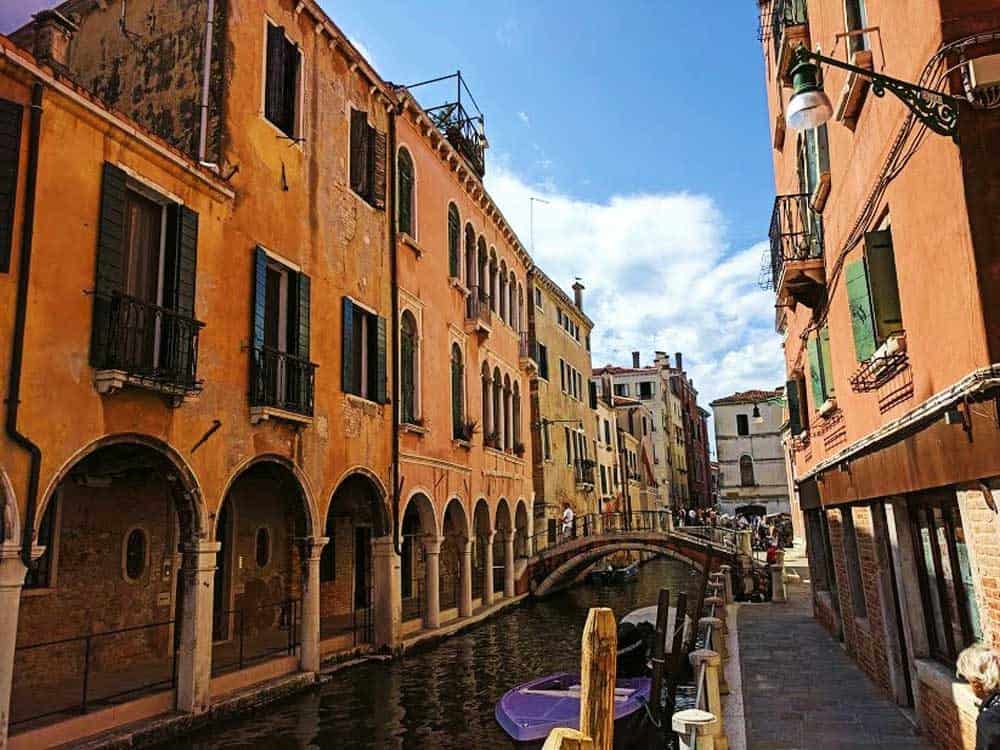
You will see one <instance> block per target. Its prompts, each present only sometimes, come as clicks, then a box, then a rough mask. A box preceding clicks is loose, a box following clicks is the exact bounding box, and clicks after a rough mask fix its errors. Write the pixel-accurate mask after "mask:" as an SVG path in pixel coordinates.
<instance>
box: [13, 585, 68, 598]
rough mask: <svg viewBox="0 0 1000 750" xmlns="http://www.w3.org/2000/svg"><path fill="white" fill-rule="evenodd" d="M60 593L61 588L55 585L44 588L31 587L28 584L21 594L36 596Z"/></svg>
mask: <svg viewBox="0 0 1000 750" xmlns="http://www.w3.org/2000/svg"><path fill="white" fill-rule="evenodd" d="M57 593H59V589H57V588H56V587H55V586H44V587H42V588H36V589H30V588H28V587H27V586H25V587H23V588H22V589H21V596H27V597H36V596H53V595H55V594H57Z"/></svg>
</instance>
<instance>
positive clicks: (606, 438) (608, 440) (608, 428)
mask: <svg viewBox="0 0 1000 750" xmlns="http://www.w3.org/2000/svg"><path fill="white" fill-rule="evenodd" d="M604 442H605V443H606V444H608V445H611V422H610V421H608V420H607V419H605V420H604Z"/></svg>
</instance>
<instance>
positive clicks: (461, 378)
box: [451, 344, 470, 440]
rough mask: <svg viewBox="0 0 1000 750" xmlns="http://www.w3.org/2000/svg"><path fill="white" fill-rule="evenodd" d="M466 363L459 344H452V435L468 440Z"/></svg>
mask: <svg viewBox="0 0 1000 750" xmlns="http://www.w3.org/2000/svg"><path fill="white" fill-rule="evenodd" d="M464 371H465V365H464V364H463V363H462V350H461V349H459V348H458V344H452V345H451V424H452V437H454V438H455V439H456V440H468V439H469V437H470V436H469V435H467V434H466V430H465V372H464Z"/></svg>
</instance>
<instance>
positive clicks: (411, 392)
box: [399, 310, 419, 424]
mask: <svg viewBox="0 0 1000 750" xmlns="http://www.w3.org/2000/svg"><path fill="white" fill-rule="evenodd" d="M417 347H418V341H417V321H416V320H414V318H413V313H411V312H410V311H409V310H405V311H404V312H403V318H402V320H401V321H400V324H399V404H400V419H401V420H402V421H403V422H404V423H406V424H416V422H417V417H418V413H417V376H418V362H419V357H418V356H417V355H418V352H417Z"/></svg>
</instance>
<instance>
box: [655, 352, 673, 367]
mask: <svg viewBox="0 0 1000 750" xmlns="http://www.w3.org/2000/svg"><path fill="white" fill-rule="evenodd" d="M653 364H655V365H656V366H657V367H662V368H663V369H670V357H669V356H668V355H667V353H666V352H656V354H655V355H654V357H653Z"/></svg>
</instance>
